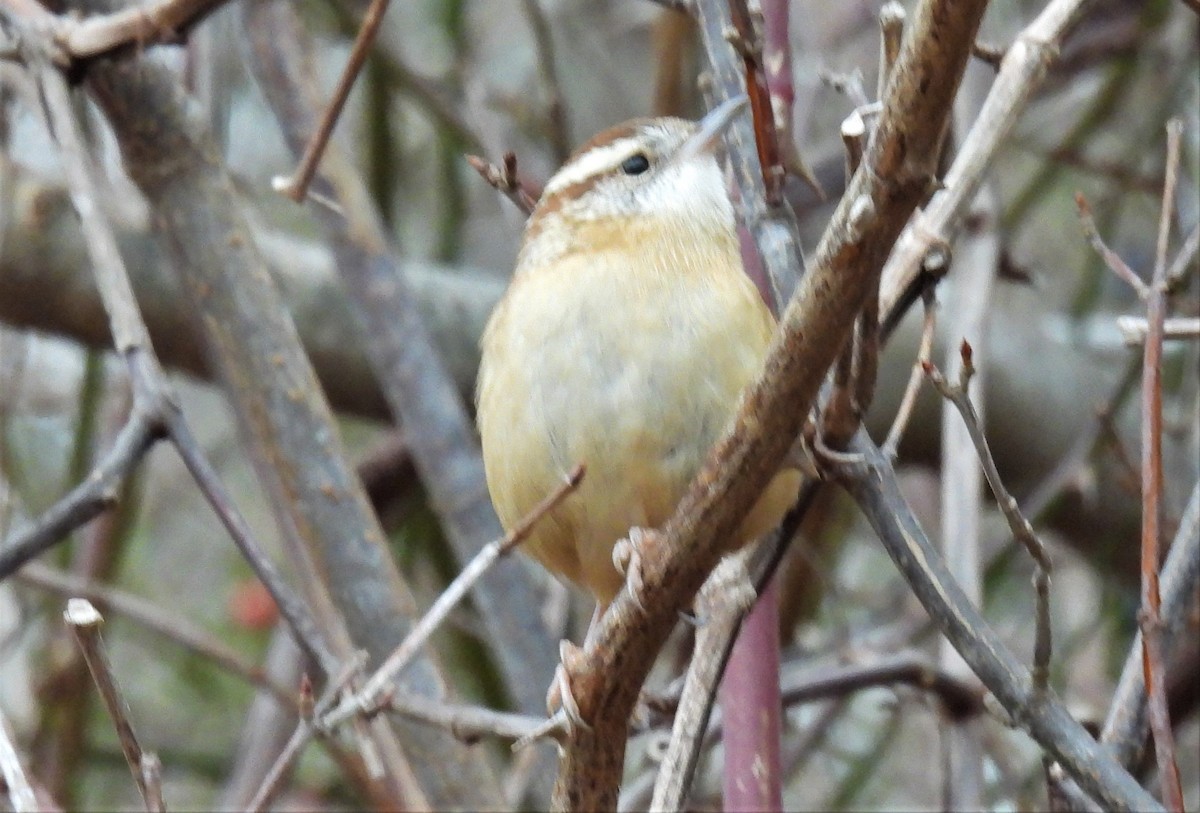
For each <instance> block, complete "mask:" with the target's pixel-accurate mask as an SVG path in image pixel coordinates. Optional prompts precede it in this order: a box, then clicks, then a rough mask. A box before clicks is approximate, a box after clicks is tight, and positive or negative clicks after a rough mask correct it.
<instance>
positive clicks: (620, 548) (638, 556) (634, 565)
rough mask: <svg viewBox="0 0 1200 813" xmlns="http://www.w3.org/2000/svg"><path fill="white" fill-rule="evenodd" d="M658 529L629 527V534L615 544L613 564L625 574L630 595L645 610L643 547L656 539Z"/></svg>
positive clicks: (639, 607)
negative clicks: (643, 598) (643, 599)
mask: <svg viewBox="0 0 1200 813" xmlns="http://www.w3.org/2000/svg"><path fill="white" fill-rule="evenodd" d="M657 534H658V531H656V530H654V529H653V528H638V527H636V526H635V527H633V528H630V529H629V536H627V537H625V538H624V539H618V540H617V544H615V545H613V566H614V567H615V568H616V569H617V571H618V572H620V573H621V574H622V575H624V576H625V584H626V586H627V587H628V588H629V596H630V598H632V599H633V603H634V604H636V605H637V606H638V609H640V610H642V611H643V612H645V610H646V605H645V603H644V602H643V601H642V596H643V595H644V594H645V585H644V583H643V581H642V549H643V548H645V546H646V544H647V543H648V542H649V541H650V540H652V539H654V538H655V537H656V536H657Z"/></svg>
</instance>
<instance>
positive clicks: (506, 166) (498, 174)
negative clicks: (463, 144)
mask: <svg viewBox="0 0 1200 813" xmlns="http://www.w3.org/2000/svg"><path fill="white" fill-rule="evenodd" d="M467 163H468V164H470V165H471V169H473V170H475V171H476V172H478V173H479V174H480V175H481V176H482V177H483V179H484V180H485V181H487V182H488V184H489V185H490V186H491V187H492V188H493V189H495V190H497V191H499V192H501V193H502V194H503V195H504V196H505V197H506V198H508V199H509V200H511V201H512V202H513V203H515V204H516V205H517V208H518V209H520V210H521V211H522V212H524V213H525V216H526V217H528V216H529V215H531V214H533V207H534V206H536V205H537V196H536V195H534V194H532V193H531V192H530V191H529V190H528V188H527V187H526V185H525V184H524V183H523V182H522V181H521V178H520V176H519V175H518V174H517V156H516V154H515V153H511V152H506V153H504V163H503V164H502V165H501V166H496V165H495V164H493V163H491V162H489V161H488V160H487V159H485V158H480V157H479V156H478V155H468V156H467Z"/></svg>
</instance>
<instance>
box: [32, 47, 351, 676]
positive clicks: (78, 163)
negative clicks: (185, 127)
mask: <svg viewBox="0 0 1200 813" xmlns="http://www.w3.org/2000/svg"><path fill="white" fill-rule="evenodd" d="M28 50H29V53H28V54H27V56H26V62H27V64H28V65H29V66H30V69H31V70H32V71H33V73H34V77H35V80H36V81H37V83H38V86H39V89H40V91H41V96H42V99H43V102H44V106H45V115H46V118H47V122H48V129H49V130H50V132H51V133H53V135H54V138H55V141H56V142H57V144H58V146H59V153H60V156H61V159H62V164H63V170H64V174H65V175H66V178H67V183H68V190H69V192H70V196H71V203H72V205H73V206H74V207H75V209H76V211H77V212H78V213H79V216H80V224H81V228H82V229H83V234H84V238H85V241H86V244H87V249H88V253H89V256H90V257H91V259H92V264H93V268H94V271H95V276H96V287H97V288H98V289H99V291H100V295H101V299H102V300H103V302H104V308H105V311H106V312H107V313H108V316H109V324H110V330H111V333H112V336H113V341H114V344H115V346H116V349H117V351H118V353H120V354H121V355H122V357H123V358H124V360H125V363H126V367H127V369H128V371H129V377H130V383H131V385H132V388H133V395H134V401H133V412H132V414H131V416H130V421H129V424H128V425H127V426H126V428H125V429H123V430H122V432H121V434H119V435H118V441H117V443H116V444H114V449H116V448H118V447H119V444H121V442H122V438H124V439H125V441H124V442H125V443H126V444H128V445H129V446H139V445H140V446H141V454H143V455H144V454H145V452H146V451H147V450H148V448H149V443H150V439H152V438H153V437H157V436H158V435H160V434H167V435H169V436H170V437H171V440H172V442H173V443H174V445H175V447H176V449H177V450H178V451H179V453H180V455H181V456H182V457H183V460H184V463H185V464H186V465H187V467H188V469H189V471H191V472H192V474H193V477H195V478H196V480H197V483H198V485H199V486H200V488H201V491H202V492H203V493H204V495H205V497H206V498H207V499H208V500H209V502H210V504H212V505H213V507H214V509H216V511H217V513H218V515H219V516H220V518H221V520H222V522H223V524H224V525H225V527H226V528H227V529H228V530H229V531H230V533H231V536H233V538H234V541H235V542H236V543H237V544H238V545H239V547H240V548H241V549H242V550H243V553H246V554H247V559H248V560H249V561H250V564H251V566H252V567H253V568H254V570H255V574H256V575H257V576H258V577H259V579H260V580H261V581H262V582H263V583H264V584H265V585H266V586H267V589H268V590H269V591H270V592H271V595H272V597H273V598H274V599H275V602H276V604H277V605H278V606H279V608H280V612H281V613H282V614H283V616H284V617H285V618H286V619H287V620H288V622H289V624H291V625H292V628H293V630H294V631H295V633H296V636H297V639H298V640H299V641H300V643H301V645H302V646H303V647H304V648H305V649H306V650H307V651H308V652H309V654H311V655H312V656H313V657H314V658H317V659H318V661H319V662H321V663H322V666H323V668H325V669H326V670H330V669H332V668H333V667H334V661H333V658H332V656H331V655H329V654H328V653H329V648H328V646H327V645H326V644H325V640H324V637H323V636H322V634H321V633H320V631H319V630H318V629H317V627H316V624H315V623H314V622H313V621H312V618H311V616H310V615H309V613H308V612H307V609H306V607H305V606H304V605H303V604H302V603H301V602H300V600H299V599H298V598H297V597H296V596H295V594H294V593H293V592H292V591H291V589H290V588H289V587H288V586H287V583H286V582H285V581H284V580H283V578H282V577H281V576H280V575H279V573H278V571H277V570H276V569H275V568H274V566H273V565H272V564H271V562H270V560H269V559H268V558H267V557H266V555H265V554H263V553H262V552H261V549H260V548H259V547H258V546H257V544H256V543H255V542H254V540H253V537H252V536H251V534H250V531H249V525H248V524H247V523H246V521H245V520H244V519H243V518H242V516H241V515H240V513H239V512H238V511H237V508H236V506H235V505H234V504H233V501H232V500H231V499H230V498H229V495H228V493H227V492H226V491H225V489H224V488H223V486H222V485H221V483H220V481H219V479H218V478H217V476H216V474H215V472H214V471H213V469H212V466H211V465H210V464H209V463H208V461H207V460H206V459H205V458H204V456H203V453H202V451H201V450H200V447H199V445H198V444H197V443H196V442H195V440H194V438H193V437H192V434H191V432H190V430H189V428H188V426H187V423H186V421H185V419H184V417H183V413H182V412H181V411H180V410H179V408H178V405H177V404H176V403H175V401H174V400H173V398H172V396H171V394H170V388H169V384H168V383H167V380H166V376H165V374H164V373H163V371H162V368H161V366H160V365H159V363H158V359H157V357H156V356H155V355H154V351H153V347H152V345H151V343H150V337H149V331H148V330H147V329H146V325H145V322H144V321H143V320H142V317H141V313H140V311H139V309H138V305H137V300H136V299H135V297H134V294H133V288H132V285H131V284H130V281H129V274H128V272H127V271H126V268H125V264H124V261H123V260H122V259H121V254H120V251H119V249H118V247H117V241H116V237H115V235H114V234H113V231H112V228H111V224H109V223H108V222H107V220H105V219H104V218H103V217H102V216H101V213H100V209H99V206H98V204H97V201H98V193H97V190H96V188H95V184H94V181H93V173H92V172H91V171H90V169H89V167H88V164H87V161H86V156H87V155H88V152H87V149H86V145H85V141H84V139H83V136H82V133H81V132H80V130H79V123H78V122H77V121H76V119H75V112H74V109H73V106H72V104H71V99H70V94H69V91H68V89H67V85H66V81H65V79H64V78H63V77H62V75H61V74H60V73H59V72H58V71H57V70H56V69H55V68H54V67H53V66H52V65H51V64H49V62H48V61H47V56H46V54H45V53H44V52H42V51H39V50H37V45H36V44H34V43H30V44H29V46H28ZM131 427H132V428H131ZM114 458H116V459H117V460H119V459H120V458H119V456H118V455H116V453H115V452H114V454H113V455H110V458H109V459H108V461H107V462H114ZM101 483H102V484H103V485H104V486H105V487H106V488H107V489H115V483H116V480H115V476H114V478H112V479H107V478H105V479H101ZM91 488H92V485H91V484H90V482H85V483H84V484H81V485H80V486H79V487H78V488H77V489H76V490H75V491H73V492H72V493H71V494H68V496H67V498H65V500H64V501H63V502H62V503H60V506H69V505H70V504H71V502H72V500H79V501H80V502H81V503H83V504H85V505H88V503H86V502H84V501H83V500H82V498H81V497H79V496H78V495H80V494H84V495H86V494H88V493H89V490H90V489H91ZM103 495H104V492H103V491H101V492H99V494H98V495H97V496H96V497H95V498H93V501H92V503H91V504H90V505H92V508H91V510H98V508H99V507H100V505H102V502H100V500H101V499H102V498H103ZM54 510H56V509H52V511H54ZM59 510H64V511H66V510H68V509H66V508H63V509H59ZM93 515H94V514H93ZM70 516H71V517H72V518H73V520H74V521H75V522H77V523H78V522H83V521H85V519H86V518H87V517H85V516H84V515H83V514H70ZM54 527H55V528H56V529H60V530H62V533H63V534H64V535H63V536H59V537H58V538H59V539H62V538H65V530H67V529H69V526H66V525H65V524H64V521H63V520H62V519H61V518H59V520H58V522H57V523H56V524H54ZM252 554H253V555H252Z"/></svg>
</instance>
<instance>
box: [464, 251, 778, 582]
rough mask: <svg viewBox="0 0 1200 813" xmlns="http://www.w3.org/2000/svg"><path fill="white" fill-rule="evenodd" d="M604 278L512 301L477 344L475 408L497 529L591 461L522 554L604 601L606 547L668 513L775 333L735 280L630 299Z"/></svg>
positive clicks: (668, 287)
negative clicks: (480, 348)
mask: <svg viewBox="0 0 1200 813" xmlns="http://www.w3.org/2000/svg"><path fill="white" fill-rule="evenodd" d="M603 271H604V269H584V270H582V271H581V273H580V275H579V276H577V277H576V278H574V279H573V280H570V282H572V283H574V284H567V281H564V283H563V284H559V285H538V286H536V290H533V289H534V288H535V286H520V285H518V286H517V287H515V288H514V290H512V291H511V292H510V294H509V296H508V298H507V301H506V303H505V310H504V311H503V312H502V313H498V314H497V316H496V317H495V322H494V324H493V325H492V326H490V327H489V332H488V335H487V337H486V338H485V359H484V364H483V367H482V368H481V377H480V389H479V404H478V406H479V423H480V432H481V436H482V439H483V447H484V448H483V453H484V463H485V468H486V471H487V477H488V487H489V490H490V491H491V493H492V499H493V502H494V503H495V506H496V510H497V512H498V514H499V515H500V518H501V521H502V522H503V523H504V525H505V527H512V525H514V524H515V523H516V522H517V521H519V520H520V519H521V518H522V517H523V516H524V515H525V514H526V513H527V512H528V511H529V510H530V509H531V508H532V507H533V506H534V505H536V504H537V502H538V501H539V500H541V499H542V498H543V497H544V496H545V495H546V494H548V493H549V492H550V491H552V490H553V489H554V488H555V487H556V486H557V485H558V484H559V483H560V482H561V481H562V479H563V478H564V477H565V475H566V473H567V472H569V471H570V470H571V469H572V468H573V467H574V466H575V465H577V464H579V463H582V464H584V465H585V466H586V469H587V472H586V475H585V477H584V480H583V483H582V484H581V486H580V488H579V489H578V491H576V492H575V494H573V495H572V496H571V497H570V498H568V500H567V501H565V502H564V503H563V504H562V505H561V506H560V508H559V509H558V510H557V511H556V512H555V513H554V514H553V515H552V516H550V517H548V518H547V519H546V520H545V521H543V522H542V523H541V524H540V525H539V526H538V527H537V528H536V530H535V532H534V533H533V534H532V535H531V537H530V539H529V541H528V542H527V543H526V545H525V549H526V551H527V552H528V553H530V554H531V555H532V556H534V557H535V558H537V559H538V560H539V561H541V562H542V563H543V564H544V565H545V566H546V567H548V568H549V569H550V570H552V571H555V572H558V573H560V574H561V575H563V576H565V577H567V578H569V579H571V580H573V581H576V582H579V583H581V584H583V585H585V586H586V587H588V588H589V589H590V590H591V591H592V592H593V593H594V594H595V595H596V597H597V599H598V600H600V601H601V602H602V603H606V602H607V601H608V600H610V599H611V598H612V596H613V595H614V594H615V593H616V592H617V590H619V588H620V586H621V581H622V577H621V575H620V574H619V573H618V572H617V571H616V569H615V568H614V566H613V564H612V553H611V552H612V547H613V544H614V543H615V542H616V540H617V539H619V538H621V537H623V536H625V535H626V534H627V533H628V531H629V529H630V528H631V527H634V526H641V527H658V526H660V525H662V524H663V523H664V522H665V521H666V520H667V519H668V518H669V517H670V515H671V514H672V513H673V511H674V508H675V506H676V504H677V503H678V501H679V499H680V497H681V496H682V494H683V491H684V489H685V488H686V487H687V485H688V483H689V482H690V481H691V479H692V477H693V476H694V475H695V473H696V471H697V470H698V468H699V467H700V465H701V464H702V463H703V461H704V459H705V457H706V456H707V454H708V452H709V450H710V448H711V447H712V445H713V443H714V442H715V441H716V440H717V439H718V438H719V437H720V435H721V434H722V432H723V431H724V429H725V428H726V425H727V423H728V421H729V419H730V417H731V416H732V414H733V412H734V410H735V409H736V408H737V405H738V400H739V396H740V394H741V392H742V390H743V389H744V387H745V385H746V384H747V383H749V381H751V380H752V379H753V378H754V376H756V375H757V373H758V370H759V368H760V366H761V363H762V358H763V357H764V355H765V353H766V349H767V345H768V343H769V341H770V336H771V331H772V323H771V318H770V316H769V314H768V313H767V311H766V308H765V306H764V305H763V304H762V303H761V301H760V300H759V298H758V294H757V292H756V291H755V290H754V288H753V286H752V284H751V283H750V282H749V281H748V280H746V279H745V278H743V277H740V276H739V277H738V278H735V279H722V278H719V279H712V278H711V277H709V278H705V279H704V280H703V281H701V280H698V279H692V280H681V279H652V280H639V282H640V283H641V286H642V287H641V289H640V290H639V289H633V293H634V294H635V295H634V296H632V297H628V296H625V294H627V293H629V286H615V285H613V282H614V279H613V271H612V269H607V272H608V276H607V277H601V276H596V275H597V274H599V273H600V272H603ZM618 273H619V272H618ZM738 273H739V275H740V271H739V272H738ZM589 275H591V276H589ZM542 282H545V281H542ZM654 285H657V288H656V289H652V290H648V289H647V288H648V287H651V286H654ZM535 296H536V298H535ZM518 359H519V360H520V361H517V360H518Z"/></svg>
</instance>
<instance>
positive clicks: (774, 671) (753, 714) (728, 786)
mask: <svg viewBox="0 0 1200 813" xmlns="http://www.w3.org/2000/svg"><path fill="white" fill-rule="evenodd" d="M776 585H777V582H776V580H775V579H771V581H770V582H769V583H768V585H767V588H766V589H765V590H764V591H763V593H762V595H761V596H759V599H758V603H757V604H755V605H754V609H753V610H751V611H750V614H749V615H748V616H746V620H745V621H743V622H742V629H741V631H740V632H739V633H738V638H737V641H736V642H735V643H734V645H733V652H732V653H731V655H730V657H729V665H728V666H727V667H726V669H725V677H724V679H723V680H722V681H721V709H722V714H723V715H724V721H725V722H724V726H723V730H724V746H725V773H724V796H725V809H726V810H744V811H750V810H782V809H783V795H782V782H781V781H780V779H781V778H780V760H779V738H780V728H781V724H780V717H781V715H782V709H781V706H780V700H779V588H778V587H777V586H776Z"/></svg>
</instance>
